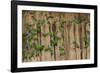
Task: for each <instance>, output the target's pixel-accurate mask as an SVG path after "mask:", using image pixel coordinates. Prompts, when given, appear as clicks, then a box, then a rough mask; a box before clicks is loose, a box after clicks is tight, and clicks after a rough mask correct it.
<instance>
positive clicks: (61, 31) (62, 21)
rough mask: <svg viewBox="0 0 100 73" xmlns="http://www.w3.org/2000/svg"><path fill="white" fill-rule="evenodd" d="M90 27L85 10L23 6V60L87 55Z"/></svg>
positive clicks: (61, 58)
mask: <svg viewBox="0 0 100 73" xmlns="http://www.w3.org/2000/svg"><path fill="white" fill-rule="evenodd" d="M89 27H90V15H89V14H87V13H67V12H66V13H65V12H45V11H28V10H27V11H25V10H23V12H22V35H23V36H22V38H23V40H22V41H23V42H22V44H23V45H22V46H23V49H22V51H23V53H22V56H23V62H31V61H32V62H37V61H56V60H57V61H58V60H81V59H89V58H90V45H89V43H90V41H89V39H90V28H89ZM27 33H28V34H27ZM27 37H28V38H27ZM27 41H28V43H27ZM26 46H28V47H26Z"/></svg>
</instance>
